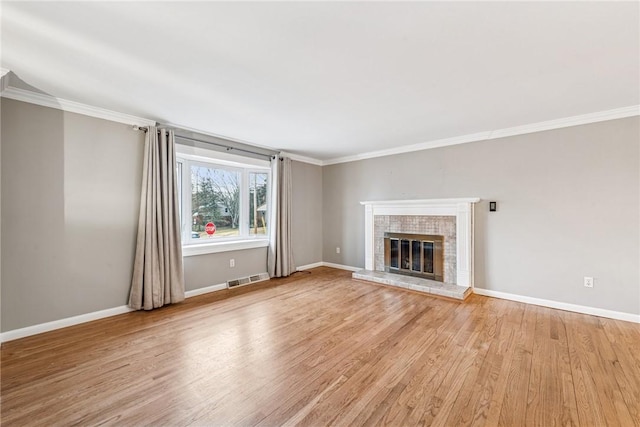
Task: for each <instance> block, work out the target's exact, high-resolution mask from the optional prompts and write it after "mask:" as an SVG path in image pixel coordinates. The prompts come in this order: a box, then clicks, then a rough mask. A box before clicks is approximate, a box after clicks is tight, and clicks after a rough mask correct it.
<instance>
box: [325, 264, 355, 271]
mask: <svg viewBox="0 0 640 427" xmlns="http://www.w3.org/2000/svg"><path fill="white" fill-rule="evenodd" d="M322 265H323V266H325V267H331V268H338V269H340V270H348V271H360V270H362V269H363V267H352V266H350V265H342V264H334V263H332V262H323V263H322Z"/></svg>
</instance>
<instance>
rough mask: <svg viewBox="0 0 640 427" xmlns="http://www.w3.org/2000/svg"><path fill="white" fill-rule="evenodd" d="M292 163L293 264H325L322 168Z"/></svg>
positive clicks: (299, 265)
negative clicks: (323, 249) (322, 262)
mask: <svg viewBox="0 0 640 427" xmlns="http://www.w3.org/2000/svg"><path fill="white" fill-rule="evenodd" d="M291 164H292V175H293V189H292V193H293V194H292V199H293V203H292V204H293V206H292V207H291V211H292V212H291V216H292V217H293V223H292V225H291V227H292V234H293V241H292V245H293V261H294V263H295V265H296V266H297V267H301V266H305V265H309V264H314V263H317V262H321V261H322V167H320V166H316V165H311V164H309V163H302V162H296V161H294V162H291Z"/></svg>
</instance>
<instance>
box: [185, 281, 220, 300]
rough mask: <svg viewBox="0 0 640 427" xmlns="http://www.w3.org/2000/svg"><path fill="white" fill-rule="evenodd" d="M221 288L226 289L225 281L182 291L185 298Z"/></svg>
mask: <svg viewBox="0 0 640 427" xmlns="http://www.w3.org/2000/svg"><path fill="white" fill-rule="evenodd" d="M223 289H227V284H226V283H220V284H219V285H212V286H207V287H205V288H198V289H194V290H192V291H187V292H185V293H184V297H185V298H191V297H195V296H198V295H203V294H208V293H209V292H215V291H221V290H223Z"/></svg>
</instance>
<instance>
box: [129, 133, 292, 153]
mask: <svg viewBox="0 0 640 427" xmlns="http://www.w3.org/2000/svg"><path fill="white" fill-rule="evenodd" d="M163 127H164V126H163ZM166 127H167V128H169V129H172V130H174V131H175V132H176V138H180V139H186V140H187V141H192V142H200V143H204V144H210V145H214V146H216V147H220V148H223V149H225V150H226V151H227V152H231V151H240V152H242V153H247V154H251V155H254V156H261V157H267V158H269V159H273V158H275V157H276V156H279V154H280V152H278V151H275V150H267V149H264V151H263V152H260V151H254V150H252V149H251V148H250V146H249V145H245V144H242V143H239V142H234V141H229V142H230V143H233V144H236V145H231V144H225V143H223V142H222V141H225V139H223V138H220V137H214V136H209V135H203V137H201V138H197V137H196V138H193V137H189V136H185V135H184V134H183V132H189V133H191V134H196V133H195V132H191V131H183V130H182V129H179V128H175V127H173V126H166ZM133 129H134V130H141V131H143V132H145V133H146V132H147V131H148V130H149V127H148V126H138V125H134V126H133ZM196 135H197V134H196ZM205 138H212V139H216V140H220V141H221V142H214V141H211V140H208V139H205ZM239 145H241V146H239ZM245 147H246V148H245Z"/></svg>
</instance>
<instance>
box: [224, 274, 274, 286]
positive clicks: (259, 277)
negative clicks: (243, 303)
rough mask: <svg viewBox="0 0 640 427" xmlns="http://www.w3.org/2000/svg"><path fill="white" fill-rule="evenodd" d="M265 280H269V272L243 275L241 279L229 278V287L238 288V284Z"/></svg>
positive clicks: (242, 284)
mask: <svg viewBox="0 0 640 427" xmlns="http://www.w3.org/2000/svg"><path fill="white" fill-rule="evenodd" d="M265 280H269V275H268V274H267V273H260V274H255V275H253V276H249V277H242V278H240V279H234V280H229V281H228V282H227V288H229V289H231V288H237V287H238V286H244V285H249V284H251V283H256V282H263V281H265Z"/></svg>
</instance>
